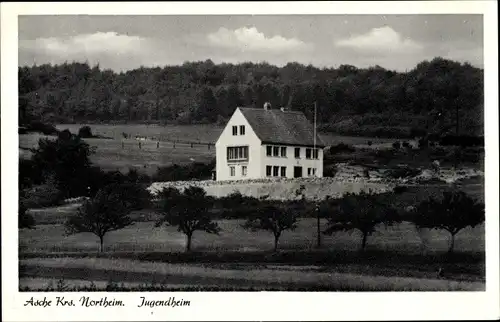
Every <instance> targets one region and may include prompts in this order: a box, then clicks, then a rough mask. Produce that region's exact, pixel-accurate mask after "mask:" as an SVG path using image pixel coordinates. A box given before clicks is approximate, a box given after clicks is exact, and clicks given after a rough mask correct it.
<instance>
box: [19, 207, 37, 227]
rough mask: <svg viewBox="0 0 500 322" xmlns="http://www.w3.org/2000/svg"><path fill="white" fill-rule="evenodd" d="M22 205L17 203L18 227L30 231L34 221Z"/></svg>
mask: <svg viewBox="0 0 500 322" xmlns="http://www.w3.org/2000/svg"><path fill="white" fill-rule="evenodd" d="M26 211H27V209H26V206H25V205H24V203H22V202H20V203H19V216H18V227H19V228H28V229H32V228H33V227H34V226H35V219H34V218H33V216H31V215H30V214H28V213H27V212H26Z"/></svg>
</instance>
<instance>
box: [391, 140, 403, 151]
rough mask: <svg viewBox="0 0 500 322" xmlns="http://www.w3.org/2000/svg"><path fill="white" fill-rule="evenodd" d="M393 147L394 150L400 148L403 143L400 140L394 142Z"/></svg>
mask: <svg viewBox="0 0 500 322" xmlns="http://www.w3.org/2000/svg"><path fill="white" fill-rule="evenodd" d="M392 148H393V149H394V150H399V149H400V148H401V143H399V141H396V142H394V143H392Z"/></svg>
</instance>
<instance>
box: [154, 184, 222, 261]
mask: <svg viewBox="0 0 500 322" xmlns="http://www.w3.org/2000/svg"><path fill="white" fill-rule="evenodd" d="M159 198H160V208H161V212H162V216H161V218H160V219H159V220H158V221H157V222H156V225H155V226H156V227H159V226H161V225H162V224H166V225H167V226H177V230H178V231H179V232H182V233H184V234H185V235H186V237H187V243H186V251H190V250H191V241H192V238H193V233H194V232H195V231H197V230H200V231H205V232H207V233H209V234H218V233H219V232H220V228H219V226H218V225H217V223H216V222H214V221H212V218H211V216H210V212H209V207H210V204H211V200H210V198H209V197H207V195H206V192H205V190H203V189H202V188H199V187H194V186H191V187H188V188H186V189H184V191H183V192H182V193H181V192H180V191H179V190H177V189H175V188H172V187H169V188H165V189H163V190H162V191H161V192H160V193H159Z"/></svg>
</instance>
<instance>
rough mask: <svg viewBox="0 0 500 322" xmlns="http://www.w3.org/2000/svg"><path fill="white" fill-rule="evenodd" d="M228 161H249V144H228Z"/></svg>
mask: <svg viewBox="0 0 500 322" xmlns="http://www.w3.org/2000/svg"><path fill="white" fill-rule="evenodd" d="M227 160H228V161H247V160H248V146H228V147H227Z"/></svg>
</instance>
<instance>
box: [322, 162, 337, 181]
mask: <svg viewBox="0 0 500 322" xmlns="http://www.w3.org/2000/svg"><path fill="white" fill-rule="evenodd" d="M337 172H338V168H337V166H336V165H334V164H331V165H328V166H325V168H324V169H323V176H324V177H330V178H333V177H335V175H336V174H337Z"/></svg>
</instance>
